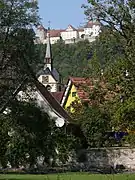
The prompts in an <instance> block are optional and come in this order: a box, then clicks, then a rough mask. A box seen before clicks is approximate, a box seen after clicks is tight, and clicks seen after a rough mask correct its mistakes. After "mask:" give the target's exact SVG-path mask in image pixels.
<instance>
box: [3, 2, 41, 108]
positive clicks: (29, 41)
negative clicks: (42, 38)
mask: <svg viewBox="0 0 135 180" xmlns="http://www.w3.org/2000/svg"><path fill="white" fill-rule="evenodd" d="M0 8H1V11H0V13H1V14H0V16H1V20H0V53H1V56H0V82H1V85H0V102H1V104H0V107H2V106H3V104H4V103H6V102H7V101H8V99H9V98H11V96H12V94H13V92H14V90H15V89H16V88H17V87H18V85H19V84H20V83H21V82H22V81H23V80H24V79H25V78H26V76H27V77H28V76H29V75H28V70H27V68H26V66H25V67H24V61H26V60H27V61H29V63H30V64H31V62H32V61H33V62H34V60H35V50H34V33H33V31H32V30H31V29H32V26H33V25H35V24H37V23H38V16H37V4H36V2H32V1H28V0H24V1H22V0H17V1H16V0H8V1H4V0H3V1H1V7H0ZM32 52H33V53H32Z"/></svg>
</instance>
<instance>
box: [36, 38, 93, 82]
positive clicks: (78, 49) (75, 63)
mask: <svg viewBox="0 0 135 180" xmlns="http://www.w3.org/2000/svg"><path fill="white" fill-rule="evenodd" d="M36 47H37V49H38V51H39V54H40V58H41V59H40V61H41V64H42V67H43V63H44V62H43V60H44V54H45V45H36ZM91 48H92V45H91V43H89V42H88V41H80V42H78V43H75V44H65V43H64V42H63V41H59V42H58V43H56V44H53V45H52V55H53V63H54V67H55V68H56V69H57V70H58V71H59V72H60V74H61V75H62V78H63V80H64V82H66V81H67V79H68V77H69V76H84V75H85V71H86V70H87V65H88V61H89V60H88V59H89V58H88V55H89V53H90V52H91V51H92V49H91Z"/></svg>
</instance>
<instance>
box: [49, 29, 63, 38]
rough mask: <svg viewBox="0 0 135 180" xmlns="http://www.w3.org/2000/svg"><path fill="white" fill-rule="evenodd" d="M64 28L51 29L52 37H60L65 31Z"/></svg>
mask: <svg viewBox="0 0 135 180" xmlns="http://www.w3.org/2000/svg"><path fill="white" fill-rule="evenodd" d="M63 31H64V30H62V29H60V30H55V29H53V30H50V31H49V34H50V37H60V35H61V32H63Z"/></svg>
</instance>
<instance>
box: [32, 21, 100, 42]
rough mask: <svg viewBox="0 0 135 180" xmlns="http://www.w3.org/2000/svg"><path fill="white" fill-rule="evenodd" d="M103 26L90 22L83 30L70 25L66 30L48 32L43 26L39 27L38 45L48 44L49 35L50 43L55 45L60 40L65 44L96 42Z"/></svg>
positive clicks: (37, 32)
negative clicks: (86, 41)
mask: <svg viewBox="0 0 135 180" xmlns="http://www.w3.org/2000/svg"><path fill="white" fill-rule="evenodd" d="M100 28H101V25H100V23H99V22H97V21H95V22H94V21H88V22H87V24H86V25H85V26H84V27H83V28H77V29H76V28H74V27H73V26H72V25H68V27H67V28H66V29H58V30H56V29H51V30H49V32H48V30H47V29H46V28H44V27H43V26H42V25H39V26H38V27H37V30H36V41H35V43H37V44H47V37H48V33H49V34H50V43H51V44H55V43H57V41H59V40H61V39H62V40H63V41H64V42H65V44H71V43H76V42H78V41H82V40H86V39H87V40H89V41H90V42H92V41H95V39H96V37H97V36H98V35H99V33H100Z"/></svg>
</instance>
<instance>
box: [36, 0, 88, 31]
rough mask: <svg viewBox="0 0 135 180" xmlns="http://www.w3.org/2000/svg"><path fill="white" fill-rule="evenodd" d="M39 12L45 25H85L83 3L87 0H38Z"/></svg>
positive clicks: (59, 26) (62, 27)
mask: <svg viewBox="0 0 135 180" xmlns="http://www.w3.org/2000/svg"><path fill="white" fill-rule="evenodd" d="M38 3H39V14H40V17H41V18H42V23H43V25H44V27H46V28H47V27H48V25H49V23H48V21H50V27H51V29H65V28H67V26H68V25H69V24H71V25H73V26H74V27H78V26H80V25H83V23H84V22H86V20H85V18H86V17H85V15H84V10H83V9H82V8H81V5H82V4H87V0H38Z"/></svg>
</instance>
